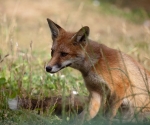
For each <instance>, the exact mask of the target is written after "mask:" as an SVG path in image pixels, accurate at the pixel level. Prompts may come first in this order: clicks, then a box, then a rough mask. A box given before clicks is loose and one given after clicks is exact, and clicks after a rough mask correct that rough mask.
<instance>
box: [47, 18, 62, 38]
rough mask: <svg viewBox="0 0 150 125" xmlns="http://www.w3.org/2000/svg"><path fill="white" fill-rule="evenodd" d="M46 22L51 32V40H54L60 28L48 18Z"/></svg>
mask: <svg viewBox="0 0 150 125" xmlns="http://www.w3.org/2000/svg"><path fill="white" fill-rule="evenodd" d="M47 22H48V25H49V28H50V30H51V34H52V39H53V40H54V39H55V38H57V37H58V35H59V32H60V30H61V29H62V28H61V27H60V26H59V25H58V24H56V23H54V22H53V21H52V20H50V19H49V18H47Z"/></svg>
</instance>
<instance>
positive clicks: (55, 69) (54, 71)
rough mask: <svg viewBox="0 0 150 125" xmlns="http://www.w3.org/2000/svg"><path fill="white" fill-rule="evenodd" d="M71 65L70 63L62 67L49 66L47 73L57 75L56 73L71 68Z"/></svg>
mask: <svg viewBox="0 0 150 125" xmlns="http://www.w3.org/2000/svg"><path fill="white" fill-rule="evenodd" d="M71 64H72V63H69V64H67V65H65V66H62V65H54V66H52V67H50V66H47V67H46V71H47V72H49V73H56V72H58V71H60V70H61V69H64V68H66V67H68V66H71Z"/></svg>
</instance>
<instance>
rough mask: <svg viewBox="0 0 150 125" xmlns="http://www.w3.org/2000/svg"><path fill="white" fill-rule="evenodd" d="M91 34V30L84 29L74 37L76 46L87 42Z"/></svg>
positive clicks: (86, 27)
mask: <svg viewBox="0 0 150 125" xmlns="http://www.w3.org/2000/svg"><path fill="white" fill-rule="evenodd" d="M89 33H90V29H89V27H88V26H84V27H82V28H81V29H80V30H79V31H78V32H77V33H76V34H75V35H74V36H73V39H74V44H78V43H82V42H86V40H87V38H88V36H89Z"/></svg>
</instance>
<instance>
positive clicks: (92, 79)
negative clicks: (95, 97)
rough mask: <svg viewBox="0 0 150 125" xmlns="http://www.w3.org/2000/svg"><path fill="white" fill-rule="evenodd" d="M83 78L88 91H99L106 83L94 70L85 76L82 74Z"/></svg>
mask: <svg viewBox="0 0 150 125" xmlns="http://www.w3.org/2000/svg"><path fill="white" fill-rule="evenodd" d="M83 78H84V82H85V85H86V87H87V89H88V90H89V91H97V92H101V91H102V89H103V87H105V86H106V85H107V84H106V82H105V81H104V79H103V78H102V77H101V76H100V75H98V74H96V73H94V72H90V73H89V74H88V75H86V76H84V75H83Z"/></svg>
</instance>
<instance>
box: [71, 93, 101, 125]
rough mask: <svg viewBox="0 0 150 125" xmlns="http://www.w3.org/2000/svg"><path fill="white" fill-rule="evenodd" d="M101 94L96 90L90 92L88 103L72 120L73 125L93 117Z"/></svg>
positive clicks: (97, 108) (96, 111) (98, 107)
mask: <svg viewBox="0 0 150 125" xmlns="http://www.w3.org/2000/svg"><path fill="white" fill-rule="evenodd" d="M101 100H102V96H101V95H100V94H99V93H97V92H91V93H90V98H89V105H88V107H86V108H85V109H84V111H82V112H81V113H80V114H79V115H78V117H77V118H76V119H75V121H74V122H73V125H81V124H83V122H84V121H89V120H91V119H92V118H94V117H95V116H96V115H97V113H98V112H99V109H100V107H101Z"/></svg>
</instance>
